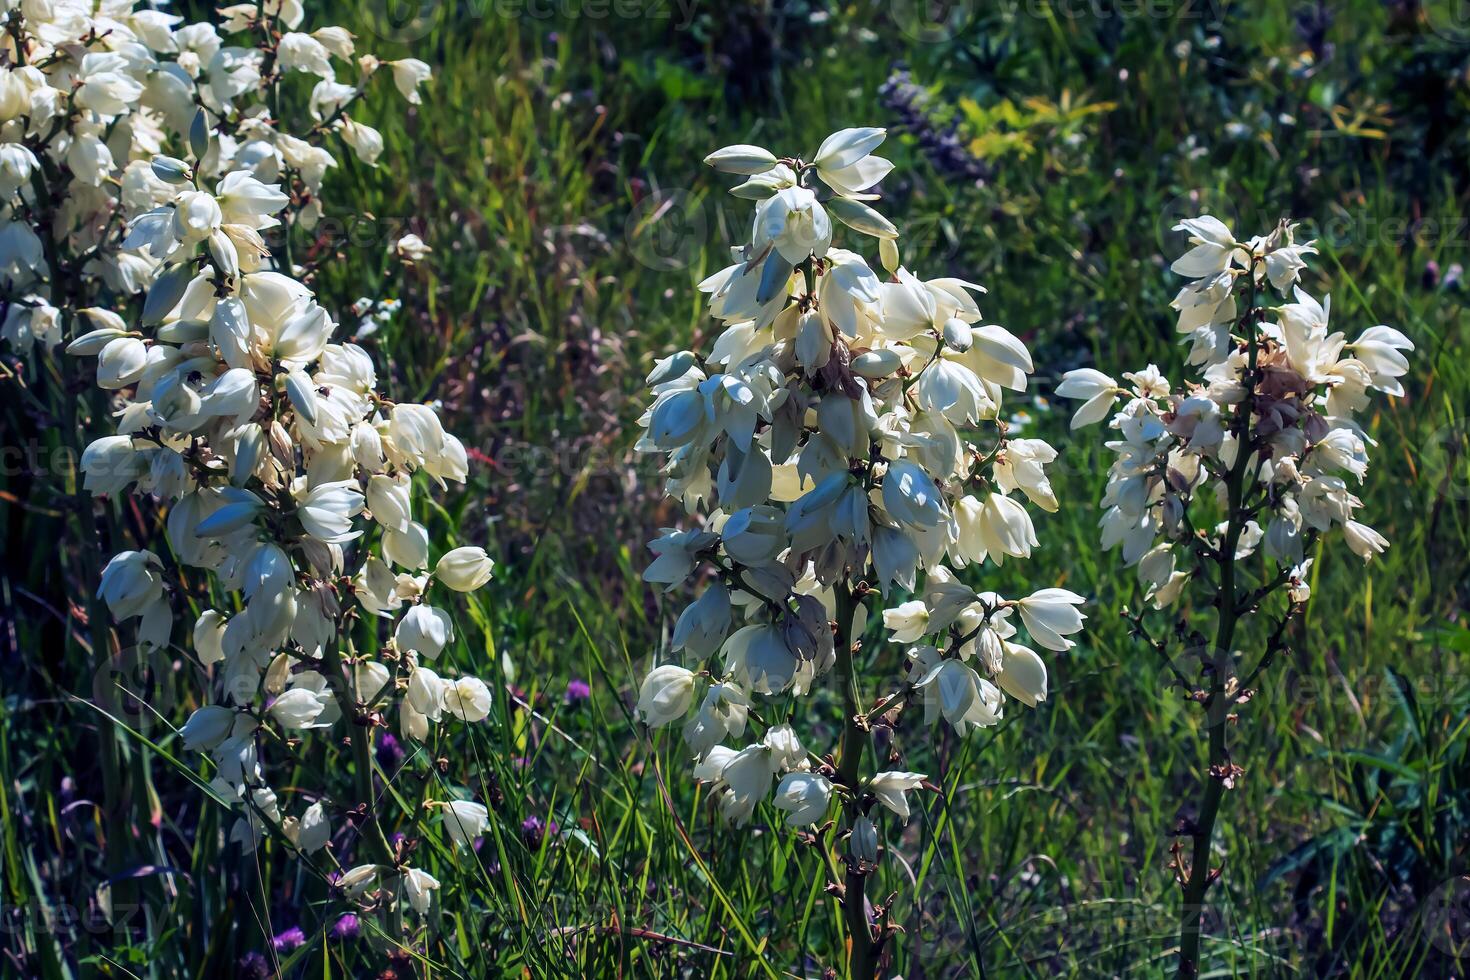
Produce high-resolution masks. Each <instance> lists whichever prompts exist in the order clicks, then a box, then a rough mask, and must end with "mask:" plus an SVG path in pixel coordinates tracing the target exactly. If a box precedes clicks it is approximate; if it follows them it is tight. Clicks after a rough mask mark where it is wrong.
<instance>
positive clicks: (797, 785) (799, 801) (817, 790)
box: [771, 772, 832, 827]
mask: <svg viewBox="0 0 1470 980" xmlns="http://www.w3.org/2000/svg"><path fill="white" fill-rule="evenodd" d="M831 798H832V783H831V782H830V781H829V780H827V779H826V778H825V777H822V776H819V775H816V774H814V773H809V772H791V773H787V774H786V775H785V776H782V777H781V784H780V785H779V786H777V787H776V795H775V797H774V798H773V799H772V800H771V804H772V805H773V806H775V807H776V809H778V810H785V811H787V816H786V822H787V823H788V824H790V825H791V826H793V827H804V826H806V825H807V824H813V823H816V822H817V821H819V820H821V819H822V818H823V817H824V816H826V814H827V804H828V801H830V800H831Z"/></svg>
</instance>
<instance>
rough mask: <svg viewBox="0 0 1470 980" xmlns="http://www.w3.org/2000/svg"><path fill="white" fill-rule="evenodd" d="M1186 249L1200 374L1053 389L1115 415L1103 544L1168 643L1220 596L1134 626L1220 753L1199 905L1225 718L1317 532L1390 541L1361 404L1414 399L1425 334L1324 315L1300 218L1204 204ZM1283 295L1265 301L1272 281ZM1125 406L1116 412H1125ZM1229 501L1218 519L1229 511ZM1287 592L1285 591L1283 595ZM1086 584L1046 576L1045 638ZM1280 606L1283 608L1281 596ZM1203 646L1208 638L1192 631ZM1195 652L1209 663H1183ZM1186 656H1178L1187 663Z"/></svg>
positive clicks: (1191, 944) (1177, 266)
mask: <svg viewBox="0 0 1470 980" xmlns="http://www.w3.org/2000/svg"><path fill="white" fill-rule="evenodd" d="M1175 230H1176V231H1181V232H1184V233H1186V234H1187V235H1188V236H1189V242H1190V244H1191V246H1192V247H1191V248H1190V249H1189V250H1188V251H1187V252H1186V253H1185V254H1184V255H1182V256H1180V257H1179V258H1178V259H1176V260H1175V261H1174V263H1173V265H1172V269H1173V271H1174V272H1176V273H1178V274H1179V275H1182V276H1185V277H1186V278H1189V279H1191V280H1193V281H1192V282H1190V283H1188V284H1187V285H1185V286H1184V287H1183V288H1182V289H1181V290H1180V291H1179V294H1178V295H1177V296H1176V298H1175V299H1174V301H1173V303H1172V304H1171V305H1172V307H1173V308H1174V309H1175V310H1176V311H1177V312H1178V321H1177V328H1178V332H1179V333H1180V334H1181V335H1182V336H1183V340H1184V342H1185V343H1186V344H1187V345H1188V353H1187V356H1186V357H1185V360H1186V361H1187V362H1188V364H1189V365H1190V366H1191V367H1192V368H1193V369H1195V372H1196V375H1197V376H1195V377H1192V378H1190V379H1189V380H1188V381H1187V383H1186V384H1184V385H1182V386H1181V385H1172V384H1170V382H1169V381H1168V379H1167V378H1166V377H1165V376H1164V374H1163V373H1162V372H1161V371H1160V370H1159V369H1158V368H1157V367H1155V366H1154V365H1151V364H1150V365H1148V366H1147V367H1145V368H1144V369H1143V370H1141V371H1133V372H1127V373H1124V374H1123V375H1122V378H1123V381H1124V382H1125V383H1123V384H1120V383H1119V382H1117V381H1115V380H1114V379H1113V378H1112V377H1110V376H1108V375H1106V374H1103V373H1102V372H1100V371H1097V370H1095V369H1092V368H1083V369H1080V370H1076V371H1071V372H1069V373H1068V374H1066V375H1065V376H1064V377H1063V379H1062V383H1061V384H1060V385H1059V386H1058V388H1057V393H1058V394H1059V395H1062V396H1063V397H1067V398H1073V399H1077V400H1079V401H1081V402H1082V405H1081V407H1080V408H1078V409H1077V411H1076V414H1074V415H1073V417H1072V428H1074V429H1076V428H1080V427H1084V426H1088V425H1092V424H1094V423H1097V422H1101V421H1102V420H1103V419H1105V418H1107V417H1108V415H1109V414H1112V420H1111V423H1110V429H1111V430H1112V431H1111V432H1110V433H1109V438H1108V439H1107V440H1106V441H1105V445H1106V447H1107V448H1108V449H1109V450H1110V451H1111V452H1112V453H1113V456H1114V459H1113V462H1112V465H1111V466H1110V468H1109V470H1108V482H1107V487H1106V489H1105V490H1104V494H1103V499H1102V505H1103V508H1104V512H1103V515H1102V518H1101V520H1100V521H1099V524H1100V527H1101V535H1100V541H1101V544H1102V546H1103V548H1104V549H1112V548H1119V549H1120V550H1121V552H1122V558H1123V562H1124V564H1126V565H1130V566H1134V567H1135V568H1136V570H1137V575H1138V580H1139V582H1140V584H1141V586H1142V589H1143V592H1144V596H1145V598H1146V599H1147V600H1148V601H1150V602H1151V603H1152V605H1153V606H1154V608H1155V609H1156V610H1163V609H1166V608H1170V607H1173V608H1175V609H1178V610H1179V612H1177V613H1175V614H1171V615H1172V616H1173V622H1172V623H1171V624H1170V626H1169V628H1168V629H1167V632H1166V633H1164V634H1160V635H1166V636H1168V637H1170V638H1175V637H1186V636H1195V637H1198V636H1203V635H1204V634H1203V632H1202V630H1201V629H1200V628H1199V626H1198V625H1197V624H1196V622H1195V617H1196V616H1198V615H1199V613H1197V612H1195V611H1194V610H1192V609H1190V608H1189V605H1190V604H1187V603H1184V602H1182V601H1181V599H1182V597H1183V596H1184V595H1185V594H1186V592H1187V591H1189V590H1191V589H1194V590H1197V591H1199V592H1201V593H1202V594H1201V595H1200V596H1199V597H1198V599H1197V600H1196V602H1194V603H1193V606H1194V607H1195V608H1196V609H1201V608H1202V609H1213V610H1214V612H1213V614H1209V615H1211V616H1212V618H1213V620H1214V637H1213V640H1212V641H1197V642H1209V643H1210V648H1209V649H1208V651H1205V652H1204V655H1201V653H1202V652H1201V651H1200V650H1199V649H1197V648H1196V649H1192V650H1186V651H1184V652H1183V653H1184V654H1185V655H1181V656H1177V657H1176V656H1175V654H1174V653H1173V652H1171V650H1170V648H1169V642H1168V641H1167V640H1164V639H1154V638H1153V637H1152V636H1150V635H1149V632H1148V627H1147V626H1145V624H1144V621H1143V618H1142V616H1141V615H1139V616H1134V615H1132V614H1129V615H1130V618H1131V619H1133V621H1134V624H1135V629H1136V631H1137V632H1138V633H1139V634H1141V635H1144V636H1145V637H1146V638H1148V640H1149V645H1150V646H1152V647H1154V648H1155V649H1154V650H1151V651H1150V657H1156V656H1157V655H1159V654H1162V655H1163V656H1164V658H1165V660H1166V661H1167V662H1168V665H1169V667H1170V670H1171V674H1172V676H1173V680H1174V682H1176V683H1178V684H1179V685H1180V686H1181V687H1183V688H1185V689H1186V690H1188V691H1189V692H1190V698H1191V700H1192V701H1195V702H1198V703H1200V704H1202V705H1203V706H1204V707H1205V709H1206V710H1207V711H1208V713H1209V717H1210V726H1209V727H1210V730H1211V737H1210V739H1209V753H1208V754H1209V764H1208V767H1207V770H1206V775H1205V776H1204V777H1203V778H1202V780H1201V782H1202V783H1203V785H1202V787H1201V790H1200V802H1199V805H1198V807H1197V812H1199V813H1200V814H1202V816H1201V818H1200V823H1199V824H1198V825H1197V826H1194V827H1192V828H1191V831H1190V836H1192V837H1193V838H1194V843H1195V847H1194V857H1193V860H1192V862H1190V863H1188V864H1186V863H1185V862H1184V861H1183V859H1182V856H1180V855H1181V854H1182V852H1180V851H1175V854H1176V857H1178V858H1179V859H1178V860H1177V861H1176V863H1175V864H1174V865H1173V866H1172V867H1173V868H1174V874H1175V876H1176V878H1177V879H1178V881H1179V882H1180V884H1181V886H1182V890H1183V899H1184V902H1185V907H1186V908H1199V907H1201V906H1202V905H1203V903H1204V900H1205V893H1206V891H1207V890H1208V889H1209V887H1210V885H1211V883H1212V882H1213V880H1214V878H1215V876H1217V875H1218V873H1219V872H1218V871H1217V870H1216V871H1212V869H1211V868H1210V867H1209V864H1210V862H1209V861H1208V860H1207V859H1208V856H1209V854H1210V846H1211V839H1212V835H1213V833H1214V825H1215V820H1216V817H1217V815H1218V814H1219V812H1220V801H1221V796H1222V793H1223V791H1224V790H1228V789H1231V788H1233V787H1234V786H1235V784H1236V780H1237V779H1238V778H1239V776H1240V774H1241V772H1243V770H1242V769H1241V767H1239V766H1238V765H1237V764H1236V763H1235V761H1234V760H1233V759H1232V757H1231V754H1230V750H1229V745H1228V740H1227V732H1228V729H1229V728H1230V726H1229V725H1226V724H1225V720H1226V719H1231V720H1234V719H1235V717H1236V714H1235V712H1236V711H1237V710H1238V709H1239V707H1240V706H1243V705H1245V704H1247V703H1248V702H1249V701H1250V700H1251V697H1252V695H1253V691H1252V685H1253V684H1255V682H1256V681H1257V679H1258V678H1259V676H1260V674H1261V672H1262V671H1263V670H1265V669H1266V668H1267V667H1268V666H1270V664H1271V663H1272V661H1273V660H1274V659H1275V658H1276V656H1277V654H1278V653H1280V652H1282V651H1283V650H1284V649H1285V646H1286V640H1285V637H1286V635H1287V633H1286V631H1287V629H1288V627H1289V626H1290V625H1291V623H1292V621H1293V619H1295V618H1296V617H1298V616H1299V615H1300V614H1301V612H1302V609H1303V607H1304V604H1305V603H1306V602H1307V601H1308V600H1309V599H1310V597H1311V588H1310V586H1309V585H1308V583H1307V581H1306V578H1307V570H1308V569H1309V568H1310V566H1311V563H1312V559H1308V558H1306V557H1305V555H1306V554H1307V553H1309V552H1311V551H1312V549H1313V548H1314V546H1315V544H1316V542H1317V539H1318V538H1319V537H1320V536H1322V535H1324V534H1327V533H1329V532H1331V531H1332V530H1333V529H1335V528H1339V527H1340V528H1341V529H1342V534H1343V538H1344V540H1345V541H1346V543H1347V546H1348V548H1349V550H1351V551H1352V552H1353V553H1354V554H1356V555H1358V556H1359V557H1361V558H1362V559H1363V560H1364V561H1369V560H1371V559H1372V558H1373V557H1374V556H1375V555H1378V554H1380V553H1382V552H1383V550H1384V549H1385V548H1387V547H1388V541H1387V540H1386V539H1385V538H1384V537H1383V535H1381V534H1379V533H1378V532H1377V531H1375V530H1374V529H1373V528H1371V527H1369V526H1368V525H1366V524H1364V523H1362V522H1361V521H1359V520H1358V519H1357V517H1356V515H1357V512H1358V511H1359V510H1360V509H1361V507H1362V506H1363V503H1362V501H1361V500H1360V499H1359V498H1358V497H1356V496H1354V495H1353V494H1352V493H1351V492H1350V491H1349V489H1348V487H1349V486H1350V485H1357V484H1361V483H1363V482H1364V481H1365V479H1366V478H1367V473H1368V465H1369V458H1368V457H1369V454H1368V447H1369V446H1370V445H1372V443H1371V441H1370V440H1369V439H1368V438H1367V436H1366V434H1365V433H1364V430H1363V427H1362V425H1361V424H1360V423H1359V421H1358V420H1357V419H1356V418H1355V416H1356V415H1357V414H1358V413H1359V412H1362V411H1363V410H1364V409H1366V408H1368V407H1369V405H1370V399H1369V395H1368V393H1369V391H1372V390H1376V391H1379V392H1381V393H1383V394H1387V395H1402V394H1403V393H1404V389H1403V386H1402V384H1401V383H1400V380H1399V379H1400V378H1401V377H1403V376H1404V375H1405V374H1406V373H1407V372H1408V369H1409V362H1408V359H1407V358H1406V357H1405V355H1404V352H1405V351H1412V350H1413V349H1414V345H1413V343H1412V342H1411V341H1410V340H1409V339H1408V338H1407V337H1405V336H1404V335H1403V334H1402V333H1400V332H1399V331H1397V330H1395V329H1393V328H1391V327H1386V326H1381V325H1380V326H1374V327H1370V328H1369V329H1367V330H1365V331H1363V333H1361V334H1360V335H1359V337H1358V339H1357V341H1356V342H1355V343H1351V344H1349V343H1346V337H1345V335H1344V334H1342V333H1340V332H1335V331H1333V330H1332V328H1331V326H1330V320H1331V317H1332V302H1331V298H1330V297H1323V299H1322V300H1321V301H1320V302H1319V301H1318V300H1317V299H1316V297H1314V296H1312V295H1311V294H1310V293H1308V292H1307V291H1306V289H1305V288H1303V286H1301V285H1300V278H1301V274H1302V273H1303V272H1304V271H1305V270H1306V268H1307V257H1308V256H1311V255H1314V254H1316V248H1315V247H1314V244H1313V243H1312V242H1305V243H1298V242H1297V241H1296V240H1295V238H1296V225H1295V224H1293V223H1292V222H1290V221H1282V222H1281V223H1279V224H1278V225H1277V226H1276V228H1274V229H1273V230H1272V231H1270V232H1269V233H1268V234H1265V235H1260V236H1257V237H1255V238H1252V239H1250V240H1248V241H1246V240H1240V239H1237V238H1236V237H1235V235H1234V233H1233V232H1232V231H1231V230H1230V229H1229V228H1228V227H1226V225H1225V224H1224V223H1223V222H1221V221H1220V220H1219V219H1217V218H1214V217H1212V216H1210V215H1201V216H1200V217H1197V218H1191V219H1187V220H1185V221H1182V222H1180V223H1179V224H1178V225H1177V226H1176V227H1175ZM1271 289H1274V290H1276V292H1277V293H1279V294H1280V295H1281V296H1282V297H1283V299H1288V298H1289V299H1290V302H1283V303H1281V305H1279V306H1275V307H1270V306H1267V305H1266V304H1267V302H1268V299H1269V295H1270V294H1269V290H1271ZM1115 408H1116V411H1115ZM1222 508H1223V510H1224V512H1225V513H1224V517H1225V519H1224V520H1223V521H1220V520H1219V519H1218V517H1219V512H1220V510H1221V509H1222ZM1277 592H1281V593H1283V595H1284V599H1285V602H1284V603H1283V602H1281V601H1280V600H1273V598H1272V597H1273V596H1274V594H1275V593H1277ZM1078 600H1080V597H1077V596H1074V595H1073V594H1072V593H1070V592H1067V591H1065V590H1062V589H1046V590H1043V591H1041V592H1038V593H1036V594H1035V595H1032V596H1031V597H1029V598H1028V599H1023V600H1021V602H1020V603H1019V607H1020V613H1021V620H1022V622H1023V623H1024V624H1025V626H1026V628H1027V630H1028V631H1029V632H1030V634H1031V636H1032V638H1033V639H1034V640H1035V641H1036V643H1038V644H1039V645H1041V646H1043V647H1047V648H1049V649H1064V648H1065V647H1066V646H1068V645H1070V643H1071V641H1070V640H1068V639H1066V634H1067V633H1068V632H1069V631H1070V630H1071V629H1073V627H1074V626H1075V625H1076V624H1077V620H1076V617H1075V615H1074V613H1075V605H1074V602H1075V601H1078ZM1268 603H1273V604H1274V605H1275V606H1277V607H1278V609H1277V610H1274V611H1272V612H1271V613H1270V616H1271V618H1272V619H1274V620H1275V624H1274V626H1273V627H1271V628H1269V635H1270V636H1271V639H1270V640H1269V641H1268V646H1267V648H1266V649H1265V650H1255V651H1249V650H1248V651H1245V652H1244V653H1243V654H1240V655H1239V656H1237V652H1236V645H1235V644H1236V636H1237V633H1238V624H1239V623H1240V622H1241V621H1242V620H1245V619H1248V618H1253V617H1255V616H1257V615H1259V614H1261V613H1262V611H1263V610H1264V609H1266V608H1267V604H1268ZM1282 607H1284V608H1282ZM1191 642H1196V641H1191ZM1190 662H1200V663H1202V664H1203V665H1204V668H1205V669H1203V670H1201V671H1200V673H1199V675H1198V677H1197V678H1191V677H1189V676H1186V673H1185V672H1186V671H1187V670H1188V669H1189V667H1188V664H1189V663H1190ZM1181 663H1183V664H1185V666H1184V667H1181V666H1180V664H1181ZM1044 677H1045V674H1044V668H1043V667H1041V666H1040V660H1039V658H1036V657H1035V654H1034V653H1033V652H1032V651H1029V650H1026V649H1025V648H1022V647H1019V646H1017V645H1014V644H1011V643H1008V642H1007V643H1005V644H1004V648H1003V670H1002V672H1001V674H1000V676H999V677H998V678H997V682H998V683H999V684H1000V685H1001V687H1002V689H1003V690H1005V691H1006V692H1007V693H1008V694H1011V695H1012V696H1014V697H1017V698H1018V699H1020V700H1023V701H1024V700H1027V694H1028V692H1038V691H1039V692H1040V696H1044V692H1045V684H1044ZM1199 947H1200V927H1199V917H1198V916H1191V915H1186V916H1185V917H1184V925H1183V927H1182V929H1181V933H1180V967H1179V969H1180V975H1181V976H1183V975H1194V974H1195V972H1197V969H1198V965H1199Z"/></svg>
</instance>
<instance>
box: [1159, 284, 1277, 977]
mask: <svg viewBox="0 0 1470 980" xmlns="http://www.w3.org/2000/svg"><path fill="white" fill-rule="evenodd" d="M1246 275H1247V276H1248V277H1249V278H1250V282H1251V289H1250V302H1249V303H1247V304H1246V310H1245V313H1244V315H1243V316H1242V317H1241V326H1242V327H1244V328H1245V330H1246V331H1247V342H1248V344H1249V363H1248V364H1247V366H1246V370H1245V376H1244V381H1245V388H1246V392H1247V394H1246V397H1245V398H1244V399H1243V400H1242V401H1241V403H1240V405H1239V406H1237V408H1236V414H1235V417H1234V418H1233V419H1232V429H1233V430H1234V434H1235V439H1236V443H1235V445H1236V453H1235V462H1234V464H1233V465H1232V466H1231V467H1230V472H1229V473H1228V474H1226V483H1225V493H1226V502H1227V509H1228V511H1229V514H1230V518H1229V521H1230V523H1229V526H1228V528H1227V529H1226V532H1225V539H1224V540H1223V541H1222V542H1221V543H1220V549H1219V552H1218V558H1217V561H1218V563H1219V566H1220V586H1219V588H1218V589H1217V590H1216V592H1215V604H1216V608H1217V609H1218V610H1219V620H1218V622H1217V625H1216V628H1215V642H1214V645H1213V648H1212V650H1211V651H1210V653H1209V656H1211V657H1212V658H1214V659H1215V660H1216V661H1217V662H1216V663H1215V664H1214V665H1213V666H1214V671H1213V673H1212V675H1211V677H1210V690H1209V695H1208V697H1207V698H1206V700H1205V701H1204V708H1205V723H1206V725H1207V726H1208V727H1209V730H1210V740H1209V761H1208V764H1207V766H1206V769H1205V772H1204V774H1203V776H1202V781H1203V783H1204V789H1203V791H1202V792H1201V795H1200V802H1199V810H1198V814H1197V816H1196V817H1195V821H1194V826H1193V827H1192V828H1190V829H1191V836H1192V837H1193V838H1194V848H1193V853H1192V855H1191V859H1190V865H1189V869H1188V871H1187V875H1188V877H1187V878H1186V879H1185V883H1184V907H1183V908H1182V909H1181V911H1180V921H1179V976H1180V977H1181V978H1185V980H1193V978H1194V977H1197V976H1198V975H1199V947H1200V934H1201V928H1202V925H1203V918H1204V901H1205V893H1206V892H1207V891H1208V890H1209V887H1210V885H1212V884H1214V882H1215V879H1216V878H1218V877H1219V876H1220V869H1214V870H1212V869H1211V867H1210V850H1211V844H1212V842H1213V840H1214V836H1215V821H1216V820H1217V819H1218V817H1219V814H1220V802H1221V800H1222V799H1223V798H1224V795H1225V779H1226V774H1227V773H1228V772H1229V766H1230V749H1229V747H1228V746H1227V745H1226V741H1225V726H1226V724H1227V723H1228V714H1229V712H1228V710H1227V709H1228V705H1225V704H1224V703H1223V702H1224V701H1225V700H1226V699H1227V698H1230V697H1233V695H1232V694H1231V693H1230V692H1229V691H1228V690H1227V685H1228V683H1229V677H1228V674H1229V665H1230V650H1231V647H1232V644H1233V643H1234V642H1235V627H1236V625H1237V623H1238V622H1239V617H1240V615H1241V613H1242V612H1243V611H1244V609H1243V607H1244V606H1245V604H1244V603H1242V602H1241V599H1240V597H1238V596H1237V595H1236V593H1235V553H1236V551H1237V550H1238V549H1239V546H1240V535H1241V533H1242V532H1243V531H1244V530H1245V524H1246V516H1247V515H1246V514H1245V512H1244V511H1243V509H1242V507H1241V503H1242V501H1243V499H1244V496H1245V490H1244V487H1245V476H1246V473H1247V471H1248V470H1249V468H1250V461H1251V457H1252V456H1253V455H1254V448H1253V447H1252V445H1251V412H1252V411H1253V410H1254V406H1253V402H1254V391H1255V385H1256V355H1257V354H1258V352H1259V342H1258V338H1259V332H1258V331H1257V329H1256V327H1257V326H1258V324H1259V322H1260V317H1259V311H1257V309H1256V286H1255V266H1254V264H1252V266H1251V268H1250V269H1248V270H1247V272H1246ZM1179 873H1180V874H1185V873H1186V872H1185V870H1184V869H1183V868H1180V869H1179Z"/></svg>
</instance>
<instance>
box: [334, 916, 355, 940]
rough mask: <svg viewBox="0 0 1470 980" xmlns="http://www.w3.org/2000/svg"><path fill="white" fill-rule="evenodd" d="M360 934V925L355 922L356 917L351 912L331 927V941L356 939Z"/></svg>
mask: <svg viewBox="0 0 1470 980" xmlns="http://www.w3.org/2000/svg"><path fill="white" fill-rule="evenodd" d="M361 932H362V923H361V922H358V921H357V915H356V914H355V913H352V912H347V913H345V914H344V915H343V916H342V917H341V918H340V919H338V920H337V922H336V924H335V925H333V926H332V938H333V939H344V940H345V939H356V938H357V937H358V934H359V933H361Z"/></svg>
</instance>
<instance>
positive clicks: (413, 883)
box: [403, 868, 439, 915]
mask: <svg viewBox="0 0 1470 980" xmlns="http://www.w3.org/2000/svg"><path fill="white" fill-rule="evenodd" d="M438 890H439V879H438V878H435V877H434V876H433V875H431V874H429V873H428V872H427V871H422V870H420V869H418V868H404V869H403V891H404V893H405V894H406V895H407V896H408V904H409V905H411V906H413V910H414V911H415V912H417V913H418V914H419V915H428V914H429V904H430V902H431V901H432V900H433V897H434V892H436V891H438Z"/></svg>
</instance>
